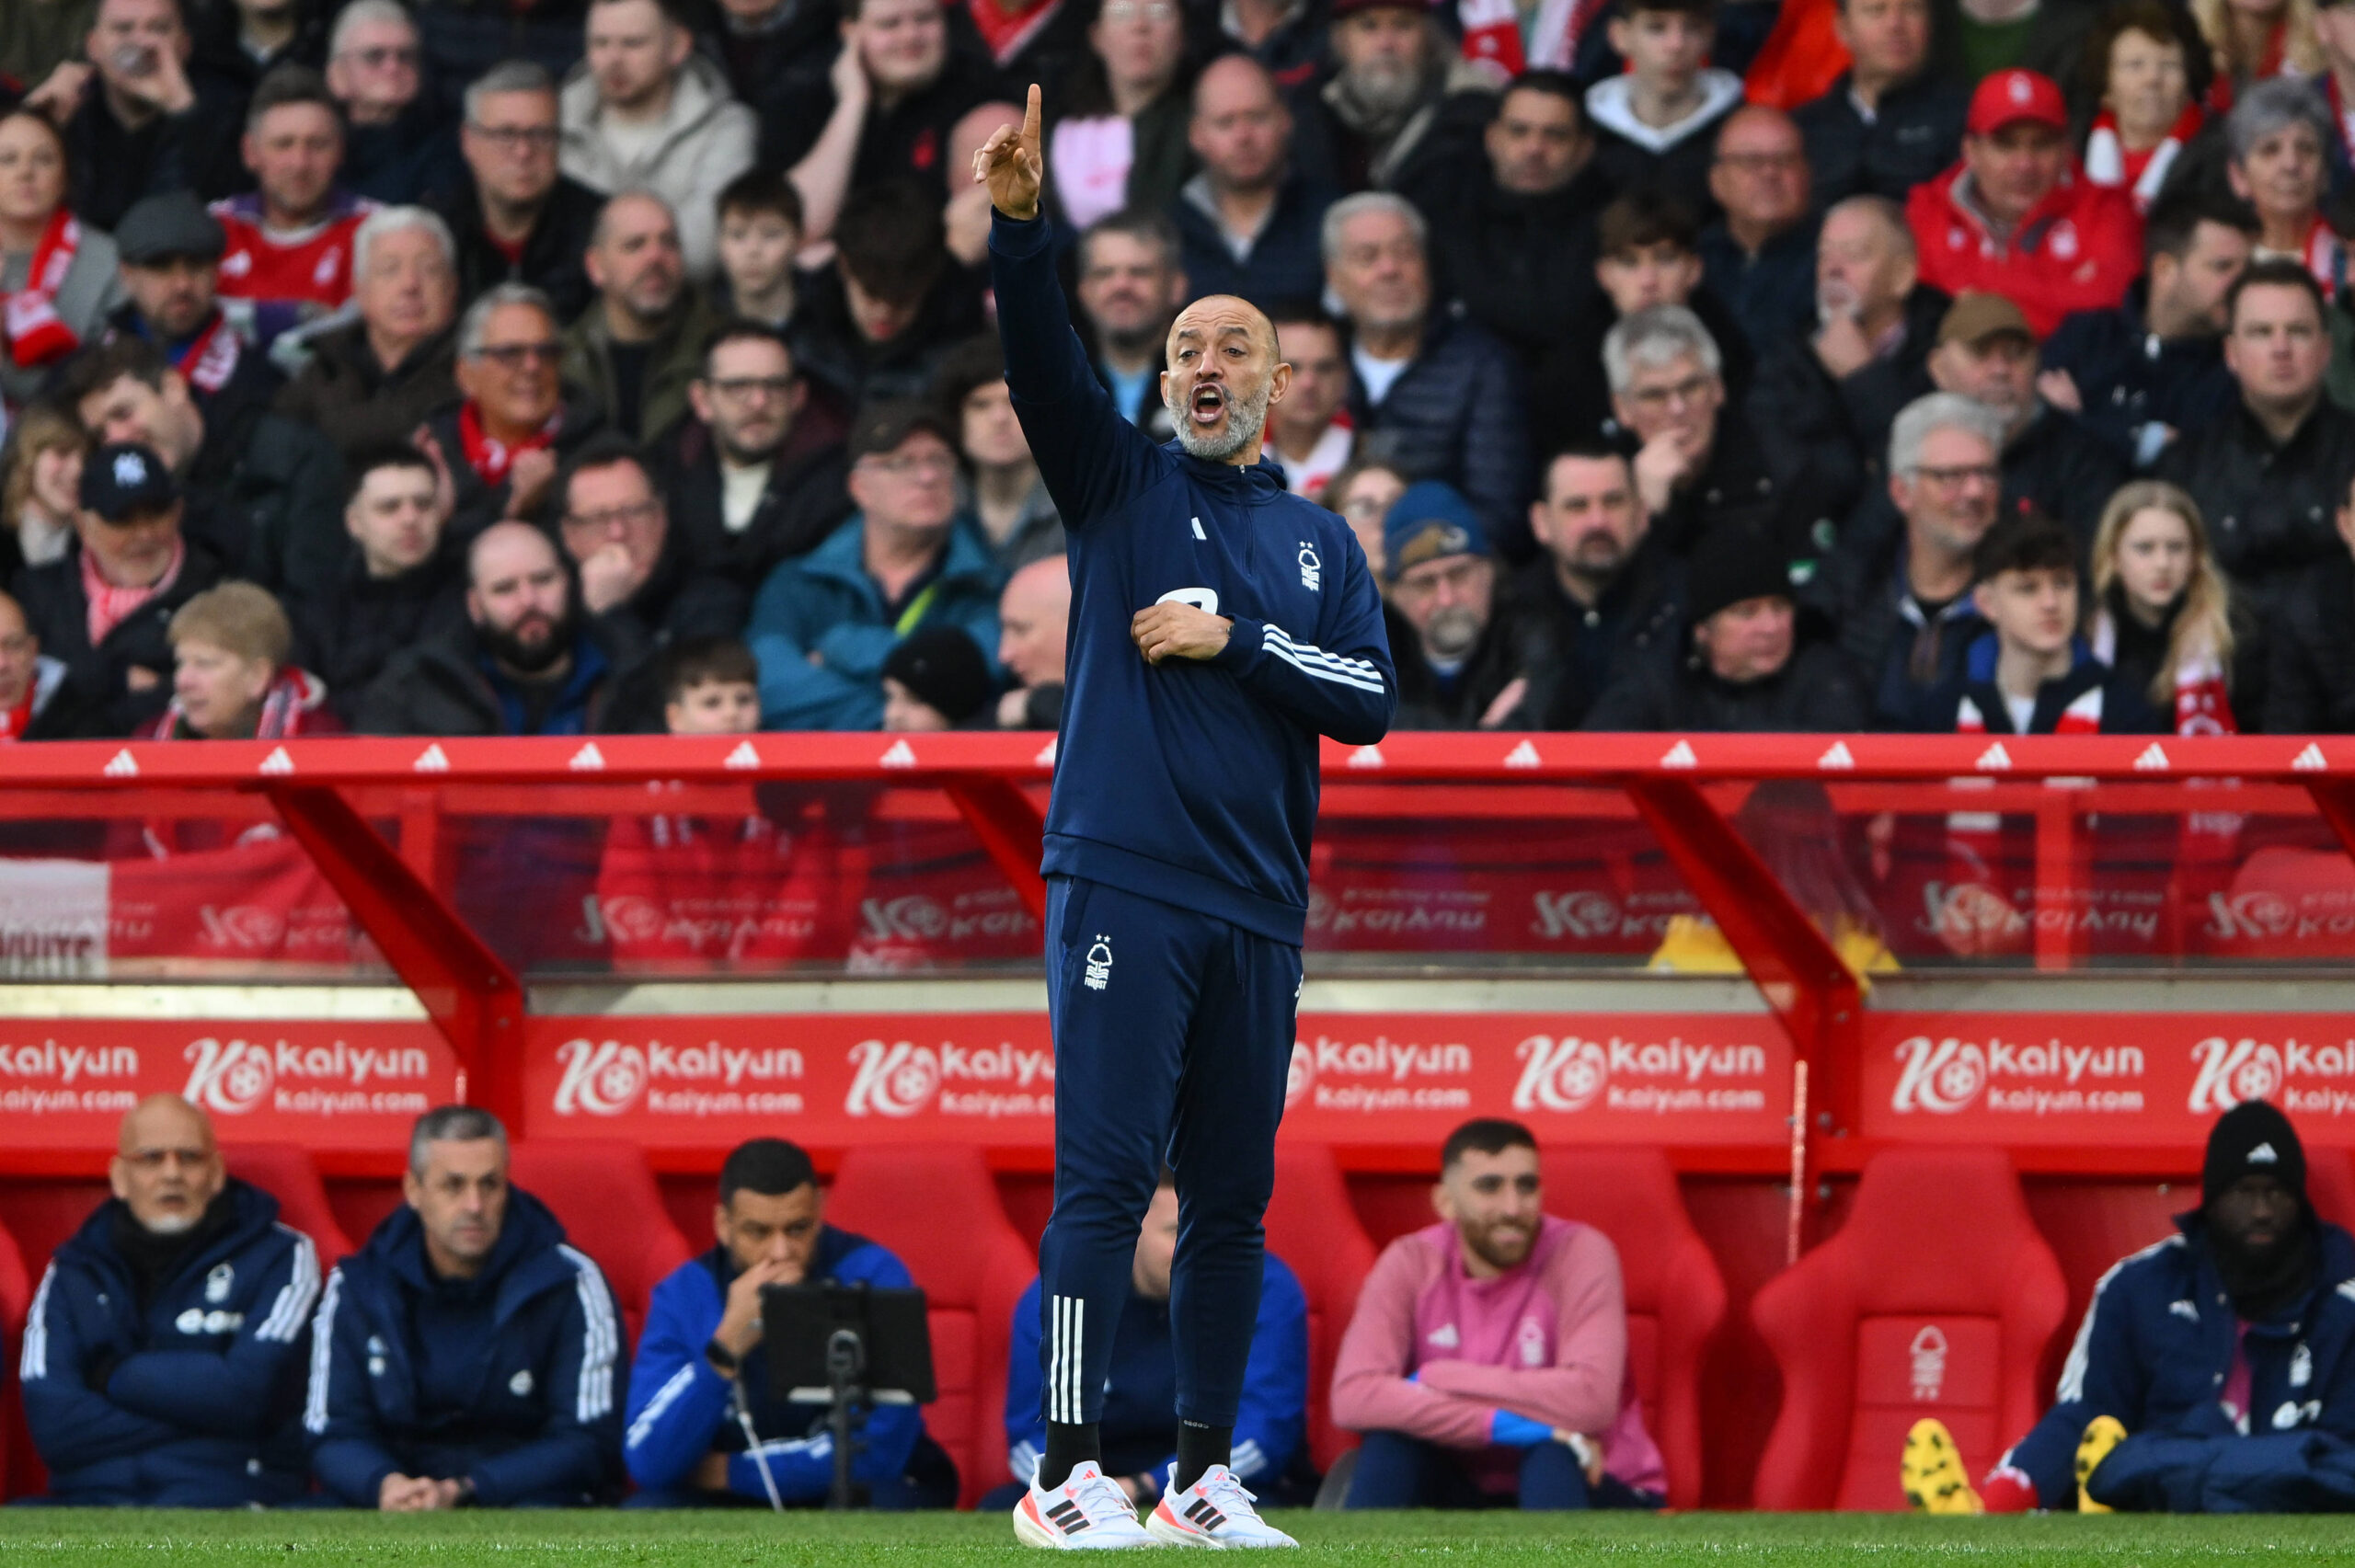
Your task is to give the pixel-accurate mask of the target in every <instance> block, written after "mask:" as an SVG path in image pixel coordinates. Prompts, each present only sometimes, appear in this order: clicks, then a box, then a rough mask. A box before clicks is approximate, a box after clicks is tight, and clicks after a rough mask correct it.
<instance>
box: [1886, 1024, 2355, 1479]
mask: <svg viewBox="0 0 2355 1568" xmlns="http://www.w3.org/2000/svg"><path fill="white" fill-rule="evenodd" d="M2218 1043H2219V1044H2222V1042H2221V1041H2220V1042H2218ZM2261 1048H2262V1049H2263V1050H2265V1051H2267V1052H2271V1051H2273V1050H2274V1049H2275V1047H2272V1046H2265V1047H2261ZM2255 1060H2256V1061H2261V1060H2262V1058H2258V1059H2255ZM2252 1065H2254V1062H2253V1063H2252ZM2243 1076H2244V1077H2245V1076H2246V1074H2244V1075H2243ZM2350 1281H2355V1239H2350V1238H2349V1235H2348V1233H2347V1232H2346V1231H2345V1230H2340V1229H2339V1228H2338V1226H2336V1225H2332V1224H2328V1223H2326V1222H2325V1221H2324V1220H2323V1219H2320V1218H2319V1217H2318V1216H2317V1215H2316V1214H2315V1209H2314V1204H2313V1203H2312V1201H2311V1200H2310V1199H2309V1197H2308V1196H2307V1192H2306V1152H2305V1149H2304V1147H2303V1145H2302V1144H2301V1143H2300V1142H2299V1140H2298V1133H2297V1129H2296V1128H2295V1127H2292V1126H2291V1125H2290V1118H2289V1117H2288V1116H2284V1115H2283V1114H2282V1113H2281V1111H2280V1109H2279V1108H2277V1107H2276V1106H2274V1105H2273V1104H2269V1103H2268V1102H2266V1101H2263V1100H2248V1101H2244V1102H2242V1103H2241V1104H2236V1105H2234V1107H2233V1108H2232V1109H2230V1110H2228V1111H2226V1112H2225V1113H2224V1114H2223V1116H2219V1117H2218V1118H2217V1119H2216V1125H2215V1126H2214V1127H2212V1128H2211V1129H2210V1131H2209V1134H2208V1153H2207V1158H2206V1160H2205V1161H2204V1162H2203V1163H2202V1166H2201V1169H2200V1207H2198V1208H2196V1209H2194V1210H2192V1211H2191V1212H2190V1213H2188V1214H2181V1215H2177V1217H2176V1233H2175V1234H2174V1235H2172V1236H2169V1237H2167V1238H2166V1239H2165V1240H2164V1241H2161V1242H2157V1243H2156V1244H2154V1245H2153V1246H2149V1247H2145V1248H2143V1249H2142V1251H2141V1252H2139V1253H2134V1254H2133V1255H2132V1256H2131V1257H2128V1258H2126V1259H2124V1260H2122V1261H2121V1262H2119V1264H2118V1265H2116V1266H2114V1267H2112V1268H2111V1269H2110V1271H2109V1272H2108V1274H2105V1275H2103V1276H2102V1277H2101V1282H2100V1283H2099V1284H2097V1285H2096V1286H2095V1287H2094V1298H2093V1302H2092V1304H2091V1305H2090V1306H2088V1307H2087V1308H2086V1309H2085V1323H2084V1325H2083V1326H2082V1327H2080V1328H2079V1329H2078V1330H2077V1339H2076V1343H2075V1345H2073V1346H2072V1347H2071V1349H2070V1352H2069V1358H2068V1360H2067V1361H2066V1362H2065V1363H2063V1364H2062V1368H2061V1386H2060V1389H2059V1391H2058V1393H2057V1395H2056V1396H2055V1399H2054V1402H2053V1406H2052V1409H2051V1411H2050V1412H2049V1413H2047V1414H2046V1415H2045V1417H2044V1419H2043V1420H2041V1421H2039V1422H2038V1423H2037V1424H2036V1426H2035V1427H2034V1429H2033V1430H2031V1431H2030V1432H2029V1433H2028V1436H2025V1437H2023V1438H2021V1439H2020V1440H2019V1442H2018V1443H2016V1444H2015V1445H2014V1446H2013V1447H2012V1449H2011V1451H2010V1452H2008V1453H2006V1454H2005V1456H2004V1457H2003V1459H2001V1460H2000V1461H1998V1463H1997V1464H1996V1467H1995V1469H1994V1471H1993V1472H1992V1473H1991V1474H1990V1475H1989V1476H1988V1477H1987V1479H1986V1480H1985V1481H1983V1482H1981V1483H1980V1485H1979V1487H1978V1488H1977V1490H1975V1491H1974V1490H1973V1489H1972V1488H1971V1487H1970V1484H1969V1482H1967V1480H1965V1478H1964V1476H1963V1473H1962V1469H1961V1463H1960V1460H1959V1459H1957V1458H1955V1457H1954V1446H1953V1441H1952V1439H1951V1437H1950V1436H1947V1433H1946V1430H1945V1428H1944V1427H1943V1426H1940V1425H1938V1424H1937V1423H1936V1422H1923V1423H1919V1424H1917V1425H1916V1426H1915V1427H1914V1430H1913V1435H1912V1436H1910V1437H1909V1438H1908V1439H1907V1442H1906V1453H1905V1459H1904V1472H1905V1486H1906V1491H1907V1493H1908V1494H1909V1495H1911V1496H1912V1497H1913V1501H1914V1505H1915V1506H1916V1507H1917V1508H1924V1509H1925V1510H1927V1511H1930V1512H1936V1513H1977V1512H1980V1511H1981V1510H1982V1508H1983V1509H1984V1510H1985V1511H1987V1512H1990V1513H2011V1512H2020V1511H2024V1510H2026V1509H2029V1508H2037V1507H2042V1508H2051V1509H2062V1510H2065V1509H2071V1508H2074V1509H2076V1510H2077V1511H2079V1512H2081V1513H2107V1512H2109V1511H2110V1510H2111V1509H2132V1510H2138V1511H2149V1512H2164V1513H2176V1514H2195V1513H2217V1514H2223V1513H2304V1512H2318V1511H2322V1510H2326V1509H2327V1510H2344V1509H2348V1508H2355V1297H2350V1295H2349V1291H2350V1289H2355V1285H2350ZM1932 1428H1935V1430H1929V1429H1932Z"/></svg>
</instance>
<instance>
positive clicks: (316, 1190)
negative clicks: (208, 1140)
mask: <svg viewBox="0 0 2355 1568" xmlns="http://www.w3.org/2000/svg"><path fill="white" fill-rule="evenodd" d="M221 1155H222V1158H223V1160H224V1162H226V1163H227V1164H228V1167H229V1174H231V1175H233V1176H235V1177H236V1178H237V1179H238V1180H239V1181H241V1182H245V1183H247V1184H249V1185H253V1186H257V1187H259V1188H260V1189H261V1190H262V1191H264V1192H266V1193H268V1194H269V1195H270V1196H272V1197H274V1198H276V1199H277V1200H278V1218H279V1219H281V1220H283V1221H284V1222H285V1223H287V1224H289V1225H292V1226H293V1227H294V1229H296V1230H300V1231H302V1232H303V1234H304V1235H305V1236H308V1237H310V1238H311V1244H312V1245H314V1246H316V1247H317V1248H318V1249H319V1271H320V1273H321V1274H322V1275H324V1274H325V1273H326V1272H327V1270H328V1269H331V1268H333V1267H334V1266H335V1265H338V1264H339V1263H341V1262H342V1261H343V1260H344V1259H345V1258H347V1257H350V1255H351V1254H352V1253H354V1252H356V1251H358V1250H359V1249H357V1248H355V1247H354V1246H353V1245H352V1244H351V1238H350V1237H349V1236H346V1235H345V1234H344V1233H343V1227H342V1226H341V1225H340V1224H339V1223H338V1222H337V1220H336V1217H335V1210H334V1209H332V1208H330V1207H327V1188H326V1187H325V1186H324V1185H321V1183H320V1181H319V1173H318V1168H317V1167H316V1166H315V1165H313V1164H312V1163H311V1156H310V1154H309V1153H308V1151H306V1150H303V1149H300V1148H297V1147H296V1146H295V1145H293V1144H291V1143H233V1144H228V1145H225V1146H224V1148H223V1149H222V1150H221Z"/></svg>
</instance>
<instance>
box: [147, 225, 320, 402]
mask: <svg viewBox="0 0 2355 1568" xmlns="http://www.w3.org/2000/svg"><path fill="white" fill-rule="evenodd" d="M114 243H115V249H116V250H117V251H118V252H119V253H120V254H121V269H122V287H123V292H126V293H127V294H129V295H130V296H131V297H130V298H129V299H128V300H126V301H125V302H124V303H122V304H121V306H119V307H118V308H117V309H116V310H115V311H114V313H113V314H112V315H109V316H108V317H107V336H108V337H109V338H119V337H124V338H140V339H143V340H144V341H145V342H149V343H153V344H154V345H155V347H156V348H158V349H162V350H163V353H164V360H165V362H166V363H167V364H168V365H170V366H171V368H172V369H174V370H176V371H178V372H180V374H181V376H182V377H184V378H185V379H186V380H187V382H188V389H189V392H190V395H192V396H193V397H194V398H195V399H196V403H197V406H198V407H199V408H201V409H202V410H203V412H204V414H205V416H206V418H208V419H210V420H218V421H219V422H221V423H222V424H224V425H229V424H235V423H236V422H238V415H239V413H240V412H241V411H242V410H244V409H247V408H248V407H250V408H252V409H254V410H257V411H258V410H260V409H263V408H267V407H269V406H270V399H271V398H272V397H274V396H276V395H277V394H278V389H279V387H280V386H281V384H283V383H284V382H285V380H286V377H285V375H284V374H283V373H282V372H281V371H280V370H279V369H278V367H277V366H275V365H273V364H271V363H270V361H269V359H268V357H267V356H265V355H262V354H260V353H258V352H256V351H255V349H254V348H253V345H252V344H251V343H250V342H249V341H247V328H248V327H249V326H250V325H251V324H250V322H249V321H240V320H238V319H236V318H235V317H232V316H231V315H229V313H228V312H227V311H225V310H224V309H223V308H222V305H221V298H220V283H221V253H222V252H223V251H224V249H226V248H227V246H228V237H227V235H225V234H224V232H223V230H222V227H221V221H220V220H219V219H218V218H215V217H214V216H213V214H212V213H210V212H206V211H205V210H204V204H203V203H202V202H201V201H199V200H197V199H196V198H195V197H194V196H192V195H190V193H189V192H187V191H185V190H175V191H172V192H170V193H168V194H167V195H163V196H148V197H143V198H141V199H140V200H138V201H137V202H135V203H133V204H132V209H131V211H130V212H126V213H124V214H123V217H122V224H121V227H120V228H118V229H116V230H115V235H114Z"/></svg>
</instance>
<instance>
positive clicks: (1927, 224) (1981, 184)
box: [1905, 71, 2142, 337]
mask: <svg viewBox="0 0 2355 1568" xmlns="http://www.w3.org/2000/svg"><path fill="white" fill-rule="evenodd" d="M2068 132H2069V111H2068V108H2067V106H2066V105H2065V104H2064V103H2063V102H2062V97H2061V89H2060V88H2059V87H2058V86H2054V85H2053V82H2052V79H2051V77H2049V76H2043V75H2039V74H2037V73H2036V72H2034V71H1999V72H1997V73H1996V74H1993V75H1992V76H1989V77H1988V78H1987V79H1986V80H1985V81H1983V82H1982V83H1980V84H1979V88H1978V91H1977V92H1975V93H1973V94H1972V95H1971V99H1970V118H1969V120H1967V121H1966V122H1965V125H1964V129H1963V138H1962V161H1961V162H1960V163H1959V164H1957V165H1955V166H1954V167H1952V168H1950V169H1948V170H1947V172H1946V173H1945V174H1943V175H1940V176H1939V177H1937V178H1936V180H1934V181H1932V182H1931V183H1929V184H1927V185H1921V186H1916V187H1915V188H1914V189H1913V198H1912V200H1910V201H1908V202H1907V204H1906V212H1905V216H1906V221H1907V223H1910V224H1911V225H1912V226H1913V238H1914V243H1915V244H1916V245H1917V246H1919V247H1920V249H1921V253H1922V281H1924V283H1927V284H1929V285H1931V286H1932V287H1933V288H1937V289H1943V290H1945V291H1946V292H1947V293H1950V294H1959V293H1960V292H1963V291H1964V290H1966V289H1982V290H1986V291H1988V292H1993V293H1999V294H2003V295H2005V297H2007V298H2009V299H2010V300H2011V301H2012V302H2013V303H2016V304H2017V305H2018V306H2019V307H2020V310H2021V312H2022V314H2024V315H2026V316H2027V317H2028V324H2029V325H2030V326H2033V327H2034V328H2035V329H2036V332H2037V335H2038V336H2039V337H2043V336H2046V335H2048V334H2050V333H2051V330H2052V329H2053V328H2054V327H2055V326H2059V325H2060V322H2061V318H2062V316H2064V315H2067V314H2068V313H2069V312H2071V311H2074V310H2106V309H2108V308H2109V307H2111V306H2113V305H2115V304H2117V303H2118V302H2119V300H2120V299H2122V298H2124V297H2125V294H2126V290H2127V288H2128V286H2129V285H2130V284H2131V283H2132V282H2133V280H2134V279H2135V277H2136V275H2137V274H2139V273H2140V272H2141V270H2142V219H2141V218H2140V217H2139V216H2137V215H2136V213H2135V211H2134V203H2133V200H2132V199H2131V197H2129V196H2128V195H2127V194H2126V193H2125V192H2124V191H2123V190H2119V189H2108V188H2105V187H2102V186H2097V185H2095V184H2093V183H2092V182H2091V181H2089V180H2087V179H2086V178H2085V176H2084V174H2083V173H2082V172H2081V171H2080V170H2079V169H2078V168H2077V167H2076V166H2075V162H2074V158H2073V157H2072V156H2071V155H2070V152H2069V141H2068Z"/></svg>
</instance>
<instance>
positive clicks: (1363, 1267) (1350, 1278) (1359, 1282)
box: [1267, 1143, 1374, 1471]
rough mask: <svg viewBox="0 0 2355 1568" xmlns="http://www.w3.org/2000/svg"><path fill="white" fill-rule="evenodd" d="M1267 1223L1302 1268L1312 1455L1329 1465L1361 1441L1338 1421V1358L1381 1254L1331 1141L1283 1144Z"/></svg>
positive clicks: (1280, 1250) (1274, 1240)
mask: <svg viewBox="0 0 2355 1568" xmlns="http://www.w3.org/2000/svg"><path fill="white" fill-rule="evenodd" d="M1267 1227H1268V1250H1269V1252H1271V1253H1275V1254H1276V1256H1278V1257H1280V1258H1281V1259H1283V1260H1284V1262H1285V1263H1286V1264H1287V1265H1290V1267H1291V1269H1292V1273H1294V1274H1295V1275H1298V1276H1300V1288H1301V1291H1302V1293H1303V1294H1304V1295H1305V1296H1306V1297H1307V1298H1308V1457H1309V1459H1311V1460H1312V1461H1313V1462H1314V1463H1315V1466H1316V1468H1317V1469H1318V1470H1320V1471H1324V1470H1329V1469H1331V1468H1332V1464H1333V1461H1334V1460H1335V1459H1338V1458H1339V1457H1340V1455H1341V1454H1342V1452H1343V1451H1344V1450H1346V1449H1349V1448H1356V1447H1357V1441H1358V1440H1357V1435H1356V1434H1355V1433H1353V1432H1344V1431H1342V1430H1341V1429H1340V1428H1339V1427H1338V1426H1336V1425H1333V1359H1334V1357H1335V1356H1337V1355H1338V1353H1339V1351H1340V1348H1341V1334H1342V1333H1343V1331H1345V1330H1346V1329H1348V1327H1349V1326H1350V1316H1351V1315H1352V1314H1353V1313H1355V1312H1356V1311H1357V1310H1358V1291H1359V1290H1360V1289H1361V1288H1363V1286H1364V1285H1365V1276H1366V1275H1367V1274H1368V1273H1370V1272H1372V1270H1373V1258H1374V1248H1373V1242H1371V1241H1369V1240H1368V1239H1367V1237H1366V1233H1365V1228H1364V1227H1363V1226H1361V1225H1360V1224H1359V1223H1358V1217H1357V1211H1356V1210H1355V1209H1353V1208H1351V1207H1350V1189H1349V1187H1348V1185H1346V1184H1345V1183H1344V1182H1343V1181H1342V1179H1341V1165H1340V1162H1339V1161H1338V1160H1336V1159H1335V1158H1334V1157H1333V1150H1332V1149H1331V1147H1330V1146H1328V1145H1327V1144H1322V1143H1278V1144H1277V1145H1276V1191H1275V1196H1273V1197H1272V1198H1270V1199H1269V1203H1268V1220H1267Z"/></svg>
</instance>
